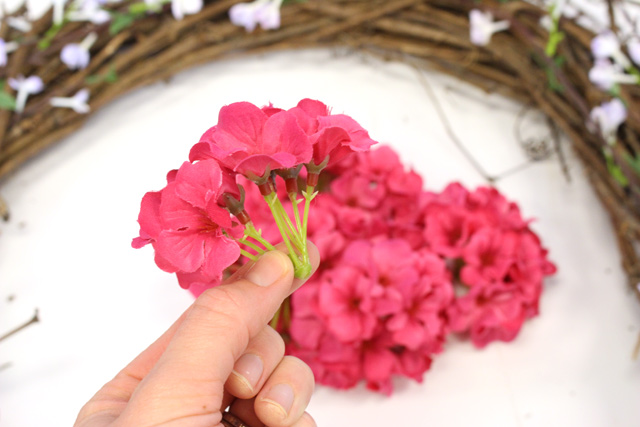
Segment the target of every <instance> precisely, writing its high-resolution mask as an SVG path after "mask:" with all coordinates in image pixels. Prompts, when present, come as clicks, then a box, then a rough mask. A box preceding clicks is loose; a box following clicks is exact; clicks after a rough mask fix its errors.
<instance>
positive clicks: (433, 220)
mask: <svg viewBox="0 0 640 427" xmlns="http://www.w3.org/2000/svg"><path fill="white" fill-rule="evenodd" d="M425 223H426V228H425V231H424V237H425V240H426V242H427V244H428V246H429V248H431V250H433V251H434V252H435V253H437V254H439V255H442V256H445V257H449V258H458V257H460V256H462V251H463V250H464V246H465V245H466V244H467V241H468V239H469V235H470V234H471V222H470V218H469V213H468V211H467V210H466V209H464V208H462V207H459V206H442V205H438V204H434V205H433V206H429V207H428V208H427V212H426V219H425Z"/></svg>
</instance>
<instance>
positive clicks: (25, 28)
mask: <svg viewBox="0 0 640 427" xmlns="http://www.w3.org/2000/svg"><path fill="white" fill-rule="evenodd" d="M6 20H7V25H9V26H10V27H11V28H15V29H16V30H18V31H22V32H23V33H28V32H29V31H31V22H29V21H28V20H27V18H25V17H24V16H9V17H7V18H6Z"/></svg>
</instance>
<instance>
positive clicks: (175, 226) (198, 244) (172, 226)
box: [132, 160, 242, 286]
mask: <svg viewBox="0 0 640 427" xmlns="http://www.w3.org/2000/svg"><path fill="white" fill-rule="evenodd" d="M169 179H170V182H169V183H168V184H167V186H166V187H165V188H164V189H162V190H161V191H160V192H150V193H147V194H146V195H145V197H144V198H143V200H142V204H141V209H140V215H139V217H138V222H139V223H140V229H141V230H140V237H139V238H136V239H134V240H133V242H132V246H133V247H135V248H139V247H142V246H144V245H146V244H148V243H151V244H152V245H153V247H154V249H155V251H156V264H157V265H158V267H160V268H161V269H163V270H164V271H167V272H171V273H174V272H175V273H196V272H197V273H198V274H199V277H201V278H202V279H201V280H200V281H199V283H200V282H204V281H219V280H220V279H221V276H222V271H223V270H224V269H225V268H227V267H228V266H230V265H231V264H233V263H234V262H235V261H236V260H237V259H238V257H239V256H240V247H239V246H238V243H237V242H236V241H235V240H233V238H232V237H239V236H240V235H242V231H241V230H240V227H234V223H233V222H232V221H231V218H230V215H229V212H227V211H226V210H225V209H223V208H221V207H220V206H219V205H218V200H219V197H220V195H221V189H222V188H223V176H222V171H221V169H220V167H219V166H218V164H217V162H215V161H213V160H206V161H202V162H199V163H196V164H191V163H189V162H185V163H184V164H183V165H182V166H181V167H180V169H179V170H178V172H177V173H176V174H175V177H174V175H173V174H170V175H169ZM181 285H182V286H186V283H185V282H184V281H181Z"/></svg>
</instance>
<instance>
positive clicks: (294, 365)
mask: <svg viewBox="0 0 640 427" xmlns="http://www.w3.org/2000/svg"><path fill="white" fill-rule="evenodd" d="M282 360H283V365H284V366H286V367H287V369H292V370H294V371H295V372H296V376H299V378H302V379H304V380H306V382H307V383H310V384H311V386H313V385H315V376H314V375H313V371H312V370H311V368H310V367H309V365H307V364H306V363H305V362H304V361H303V360H302V359H299V358H297V357H295V356H290V355H287V356H285V357H284V358H283V359H282Z"/></svg>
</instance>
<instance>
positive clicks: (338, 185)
mask: <svg viewBox="0 0 640 427" xmlns="http://www.w3.org/2000/svg"><path fill="white" fill-rule="evenodd" d="M331 193H332V194H333V195H334V196H335V197H336V198H338V200H339V201H340V202H342V204H344V205H346V206H350V207H361V208H365V209H375V208H376V207H377V206H378V205H379V204H380V202H382V200H383V198H384V197H385V194H386V189H385V186H384V184H383V183H381V182H376V181H371V180H369V179H368V178H366V177H364V176H362V175H356V174H350V173H346V174H344V175H342V176H341V177H339V178H337V179H336V180H334V181H333V182H332V183H331Z"/></svg>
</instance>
